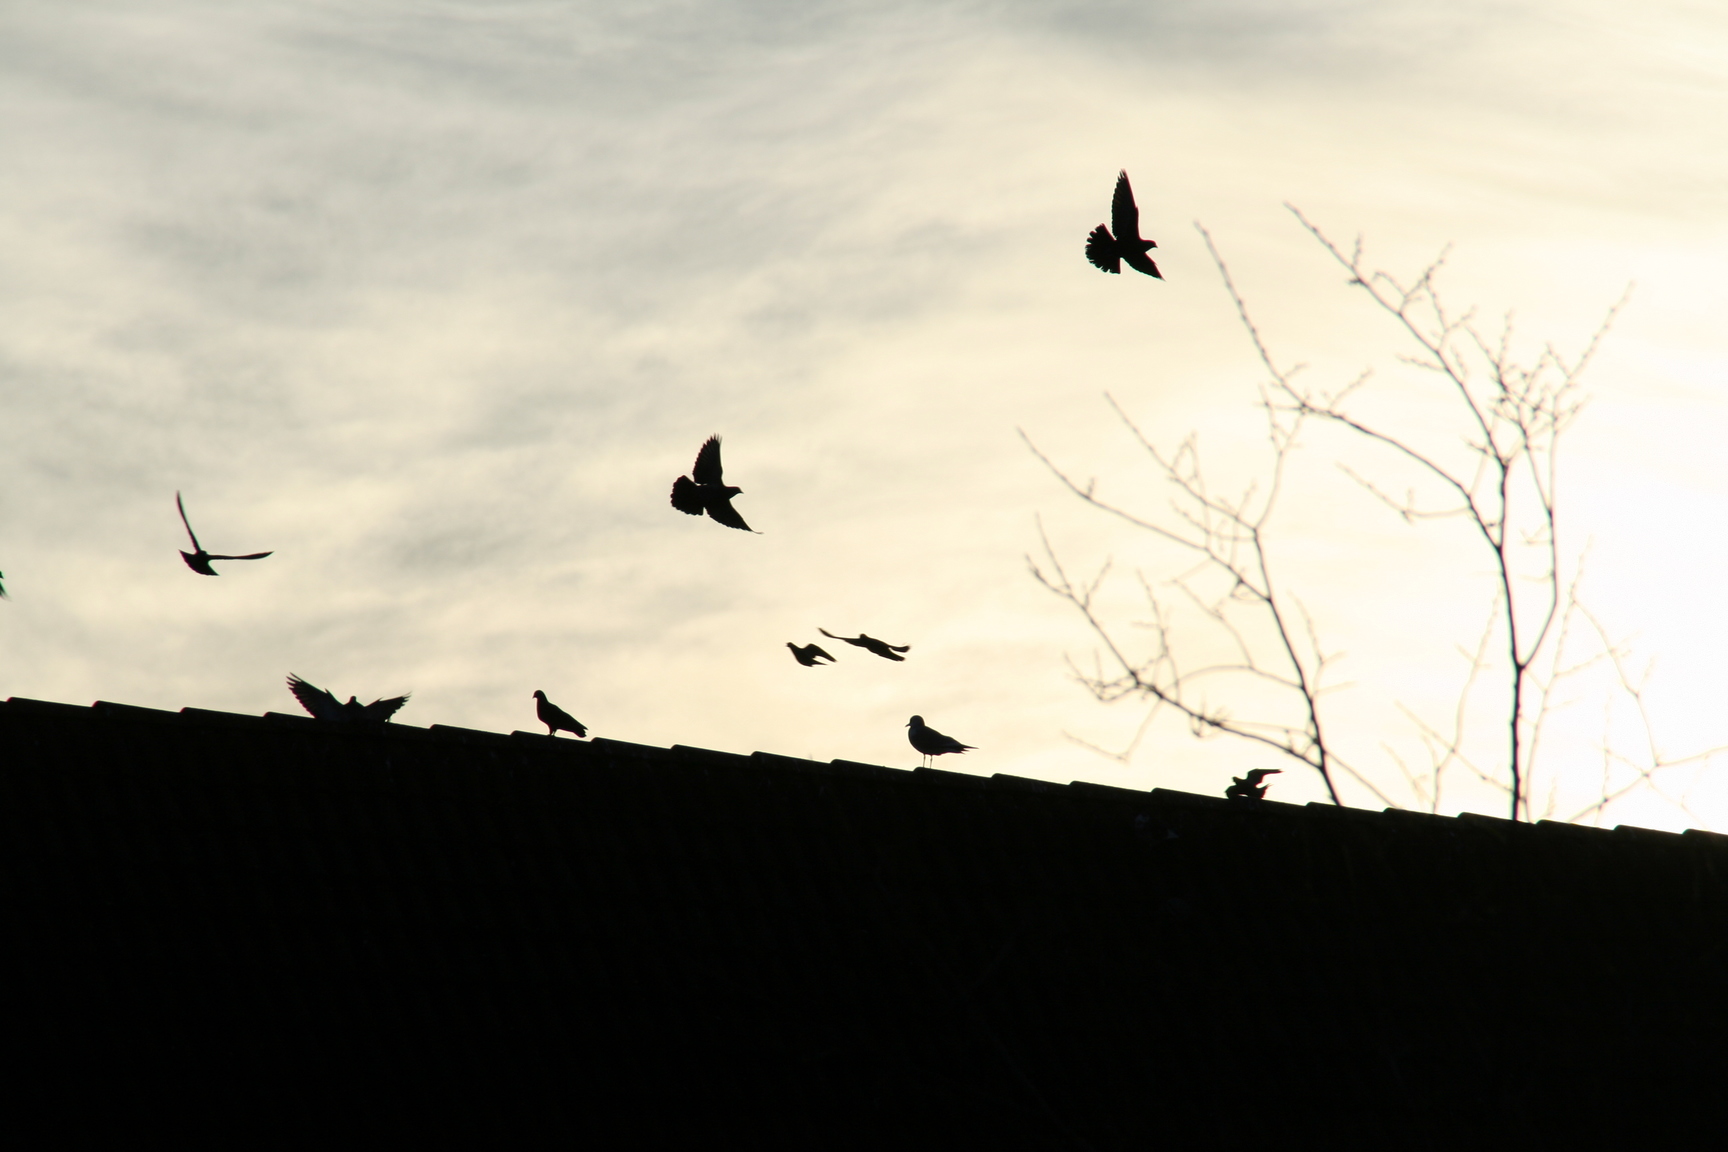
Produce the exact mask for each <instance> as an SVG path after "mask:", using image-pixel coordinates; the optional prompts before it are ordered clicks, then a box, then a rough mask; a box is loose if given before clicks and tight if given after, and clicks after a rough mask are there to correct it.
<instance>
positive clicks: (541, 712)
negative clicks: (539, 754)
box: [534, 688, 588, 736]
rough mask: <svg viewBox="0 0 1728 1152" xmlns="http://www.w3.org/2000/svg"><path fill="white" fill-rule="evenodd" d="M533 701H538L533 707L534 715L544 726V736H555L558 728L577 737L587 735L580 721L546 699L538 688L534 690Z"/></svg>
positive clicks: (586, 730) (544, 694)
mask: <svg viewBox="0 0 1728 1152" xmlns="http://www.w3.org/2000/svg"><path fill="white" fill-rule="evenodd" d="M534 699H535V700H536V701H538V703H536V704H535V705H534V715H536V716H538V717H540V723H542V724H544V725H546V735H548V736H557V735H558V730H559V729H560V728H562V729H563V730H564V731H566V732H574V733H576V735H578V736H586V735H588V729H586V728H584V727H582V723H581V721H579V720H577V719H576V717H574V716H572V715H570V713H568V712H566V711H564V709H562V708H560V707H558V705H556V704H554V703H552V701H550V700H548V699H546V693H544V692H542V691H540V689H538V688H536V689H534Z"/></svg>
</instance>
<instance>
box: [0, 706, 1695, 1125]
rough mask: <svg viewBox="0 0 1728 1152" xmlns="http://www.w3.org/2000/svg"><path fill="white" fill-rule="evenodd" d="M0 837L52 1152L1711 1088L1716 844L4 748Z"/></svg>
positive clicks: (100, 723)
mask: <svg viewBox="0 0 1728 1152" xmlns="http://www.w3.org/2000/svg"><path fill="white" fill-rule="evenodd" d="M0 821H3V826H0V845H3V848H4V858H5V870H4V877H3V882H4V890H5V894H6V901H7V904H8V905H9V906H10V910H9V913H8V918H9V928H10V932H9V936H10V940H11V943H10V944H9V945H8V950H9V951H10V953H11V955H12V959H13V960H14V961H15V964H14V965H13V967H14V976H13V977H12V978H11V979H9V980H8V981H7V982H6V997H7V1001H8V1004H7V1022H8V1023H7V1027H8V1030H9V1035H10V1038H11V1044H12V1047H13V1049H14V1055H15V1057H17V1056H25V1057H27V1058H28V1066H29V1069H30V1072H29V1074H28V1075H27V1076H23V1077H18V1078H16V1082H17V1083H18V1084H20V1085H21V1086H22V1092H23V1095H22V1097H21V1098H22V1099H24V1100H25V1101H27V1103H28V1105H29V1108H28V1111H29V1112H31V1113H32V1114H38V1115H39V1116H40V1117H46V1118H49V1119H51V1120H53V1121H54V1123H55V1124H56V1125H57V1127H56V1131H60V1132H64V1133H67V1134H81V1135H87V1134H92V1133H95V1132H98V1131H103V1132H119V1133H131V1134H137V1133H151V1132H188V1133H197V1134H200V1135H204V1136H211V1137H214V1138H217V1139H223V1140H227V1141H233V1140H236V1139H239V1138H240V1137H244V1138H245V1139H246V1140H248V1141H252V1142H255V1143H256V1142H267V1141H268V1140H270V1139H279V1140H280V1141H282V1142H285V1143H295V1142H301V1143H319V1142H321V1141H327V1140H329V1139H333V1138H338V1137H339V1140H338V1142H340V1141H342V1140H366V1139H375V1138H383V1137H385V1136H390V1137H395V1136H399V1135H401V1134H403V1133H404V1132H407V1131H414V1132H418V1133H421V1134H422V1135H426V1136H433V1137H435V1136H439V1135H451V1134H455V1133H464V1134H469V1135H478V1134H486V1135H489V1136H493V1137H499V1138H516V1139H518V1140H522V1141H526V1140H529V1139H533V1140H542V1139H555V1140H557V1141H560V1142H563V1143H574V1144H581V1143H584V1142H589V1143H594V1144H595V1145H597V1146H601V1145H604V1146H611V1147H630V1146H652V1145H653V1144H655V1143H658V1142H682V1143H689V1142H691V1141H695V1140H701V1141H704V1142H711V1141H715V1140H720V1139H722V1138H725V1139H729V1140H733V1141H737V1140H744V1141H746V1142H747V1143H750V1144H752V1145H753V1146H758V1147H762V1146H775V1145H788V1146H802V1147H834V1146H839V1145H844V1144H847V1143H856V1144H857V1145H860V1146H865V1145H872V1146H877V1147H882V1146H889V1145H893V1146H902V1147H903V1146H918V1145H919V1144H923V1145H925V1146H946V1147H992V1148H1075V1149H1083V1148H1092V1149H1144V1148H1149V1147H1156V1146H1160V1145H1164V1144H1170V1145H1171V1146H1187V1147H1216V1148H1226V1147H1242V1148H1265V1147H1291V1146H1303V1145H1316V1146H1318V1145H1329V1144H1335V1143H1337V1142H1339V1141H1343V1140H1347V1139H1356V1140H1371V1141H1375V1142H1377V1143H1379V1144H1382V1145H1385V1146H1391V1147H1400V1148H1403V1147H1418V1148H1422V1147H1426V1148H1456V1147H1459V1146H1460V1145H1461V1144H1463V1143H1465V1142H1466V1141H1472V1140H1474V1139H1475V1138H1479V1137H1481V1136H1482V1135H1483V1134H1492V1135H1493V1136H1494V1138H1495V1139H1496V1140H1500V1141H1505V1142H1511V1141H1517V1142H1519V1143H1520V1144H1522V1145H1524V1146H1526V1147H1555V1146H1559V1145H1560V1144H1563V1143H1568V1142H1574V1141H1577V1140H1580V1139H1594V1140H1608V1139H1610V1138H1614V1139H1623V1140H1628V1141H1629V1140H1632V1139H1639V1140H1647V1139H1649V1138H1651V1134H1652V1133H1653V1132H1655V1131H1658V1130H1659V1125H1660V1124H1661V1123H1662V1122H1664V1121H1672V1122H1681V1121H1693V1120H1702V1119H1704V1118H1706V1117H1709V1118H1712V1122H1713V1117H1714V1113H1715V1101H1716V1100H1717V1099H1718V1098H1719V1095H1720V1089H1719V1085H1720V1084H1721V1076H1722V1073H1723V1072H1724V1070H1725V1065H1724V1061H1723V1059H1722V1057H1721V1056H1720V1054H1719V1053H1720V1051H1721V1048H1722V1045H1723V1036H1722V1032H1721V1029H1722V1025H1723V1023H1724V1021H1725V1018H1728V1013H1725V1012H1724V1010H1723V996H1722V991H1721V985H1722V981H1723V978H1724V975H1725V974H1728V963H1725V961H1728V948H1725V944H1728V918H1725V916H1728V899H1725V897H1728V838H1723V837H1718V836H1714V835H1711V834H1708V833H1691V832H1689V833H1686V834H1685V835H1670V834H1666V833H1659V832H1650V831H1643V830H1637V829H1619V830H1616V831H1613V832H1608V831H1598V830H1591V829H1580V828H1574V827H1569V826H1556V825H1547V824H1543V825H1536V826H1513V825H1510V824H1507V823H1505V822H1503V821H1497V820H1491V819H1487V818H1478V817H1463V818H1459V819H1445V818H1436V817H1427V816H1420V815H1411V814H1403V813H1390V812H1389V813H1377V812H1367V811H1358V810H1339V809H1333V808H1329V807H1323V806H1308V807H1295V806H1290V805H1282V804H1276V803H1270V802H1267V803H1262V804H1259V805H1236V804H1231V803H1228V802H1226V801H1224V800H1222V799H1216V800H1215V799H1210V798H1205V797H1197V796H1190V795H1186V794H1182V793H1171V792H1164V791H1154V792H1150V793H1138V792H1128V791H1122V790H1118V789H1110V788H1102V787H1098V786H1092V785H1084V784H1074V785H1069V786H1057V785H1050V784H1044V783H1040V782H1036V781H1029V780H1018V779H1013V778H1007V777H994V778H989V779H986V778H982V777H972V776H965V775H958V774H954V773H948V772H940V771H934V772H933V771H922V770H921V771H917V772H902V771H896V770H892V769H886V768H878V767H872V766H868V765H858V764H849V763H846V762H843V761H840V762H835V763H832V764H820V763H816V762H811V761H802V760H794V759H788V758H783V757H778V756H769V755H764V754H761V753H758V754H756V755H755V756H751V757H743V756H733V755H728V754H724V753H718V752H708V751H703V750H700V749H691V748H672V749H659V748H648V747H642V746H637V745H631V744H623V743H618V742H613V741H607V740H596V741H593V742H591V743H581V742H577V741H574V740H571V739H569V738H560V739H558V740H552V739H550V738H548V737H544V736H539V735H531V734H526V733H516V734H513V735H510V736H502V735H495V734H489V733H479V732H469V731H465V730H461V729H448V728H440V727H433V728H431V729H415V728H409V727H405V726H400V725H390V726H388V727H387V728H384V729H377V730H349V729H348V728H346V727H345V726H341V725H334V724H321V723H318V722H315V721H310V720H304V719H300V718H296V717H287V716H274V715H272V716H266V717H263V718H259V717H246V716H233V715H227V714H220V713H210V712H200V711H197V710H193V709H187V710H186V711H184V712H182V713H168V712H155V711H149V710H145V709H136V708H128V707H124V706H120V705H113V704H105V703H99V704H97V705H95V706H94V707H92V708H81V707H72V706H69V705H57V704H44V703H39V702H34V701H25V700H12V701H10V702H8V703H6V704H4V705H0ZM13 1066H14V1067H18V1066H19V1065H18V1064H17V1063H16V1062H14V1065H13ZM1652 1125H1656V1127H1653V1126H1652Z"/></svg>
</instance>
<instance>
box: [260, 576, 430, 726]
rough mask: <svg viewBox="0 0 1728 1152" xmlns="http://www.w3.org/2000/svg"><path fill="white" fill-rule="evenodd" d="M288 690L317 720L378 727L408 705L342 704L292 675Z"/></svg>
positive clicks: (396, 699) (399, 699) (402, 699)
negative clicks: (369, 722)
mask: <svg viewBox="0 0 1728 1152" xmlns="http://www.w3.org/2000/svg"><path fill="white" fill-rule="evenodd" d="M235 559H243V557H235ZM288 691H290V692H292V693H294V699H296V700H298V701H300V707H302V708H304V709H306V711H308V712H310V713H312V715H313V716H314V717H315V718H316V719H319V720H339V721H353V720H370V721H373V722H375V723H378V724H382V723H384V722H385V721H386V720H389V719H390V717H392V716H394V715H395V714H396V711H397V709H399V708H401V707H402V705H404V704H406V703H408V697H407V696H392V697H390V698H389V699H388V700H374V701H372V703H370V704H362V703H360V699H359V697H357V696H350V697H348V703H346V704H344V703H342V702H341V701H340V700H338V699H336V697H334V696H332V695H331V694H330V693H328V692H326V691H324V689H322V688H315V687H313V686H312V685H310V684H308V683H306V681H304V680H302V679H300V677H298V676H295V675H294V674H293V673H289V676H288Z"/></svg>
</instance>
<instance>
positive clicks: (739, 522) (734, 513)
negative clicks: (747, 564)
mask: <svg viewBox="0 0 1728 1152" xmlns="http://www.w3.org/2000/svg"><path fill="white" fill-rule="evenodd" d="M743 491H744V490H743V489H742V488H729V487H727V486H726V482H725V481H724V480H723V479H721V473H720V437H718V436H710V437H708V439H707V441H706V442H705V443H704V444H703V445H702V450H701V451H700V452H698V453H696V464H695V466H694V467H693V468H691V469H690V475H689V476H680V477H678V479H677V480H675V481H673V483H672V507H674V508H676V509H678V511H680V512H684V513H687V514H689V515H691V516H700V515H702V513H704V512H706V513H708V515H709V516H710V517H712V518H713V519H715V520H717V521H719V522H720V523H721V524H724V525H726V527H728V528H738V529H741V530H742V531H745V532H755V531H756V529H754V528H752V527H750V525H748V524H746V523H744V517H742V516H740V515H739V514H738V510H737V509H736V508H734V507H732V497H734V496H737V495H739V494H740V493H742V492H743ZM758 535H760V533H758Z"/></svg>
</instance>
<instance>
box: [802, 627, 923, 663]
mask: <svg viewBox="0 0 1728 1152" xmlns="http://www.w3.org/2000/svg"><path fill="white" fill-rule="evenodd" d="M816 631H818V632H820V633H822V635H824V636H826V637H828V639H830V640H844V641H846V643H848V644H850V645H852V646H853V647H854V648H865V649H868V650H869V651H871V652H874V653H876V655H878V656H880V657H882V659H884V660H905V659H906V657H904V656H899V655H896V653H899V652H910V651H912V645H910V644H890V643H888V642H887V641H886V640H878V639H876V637H874V636H867V635H865V634H864V633H862V632H860V633H858V635H857V636H856V637H853V636H836V635H834V633H832V632H830V631H828V629H826V628H818V629H816Z"/></svg>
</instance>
